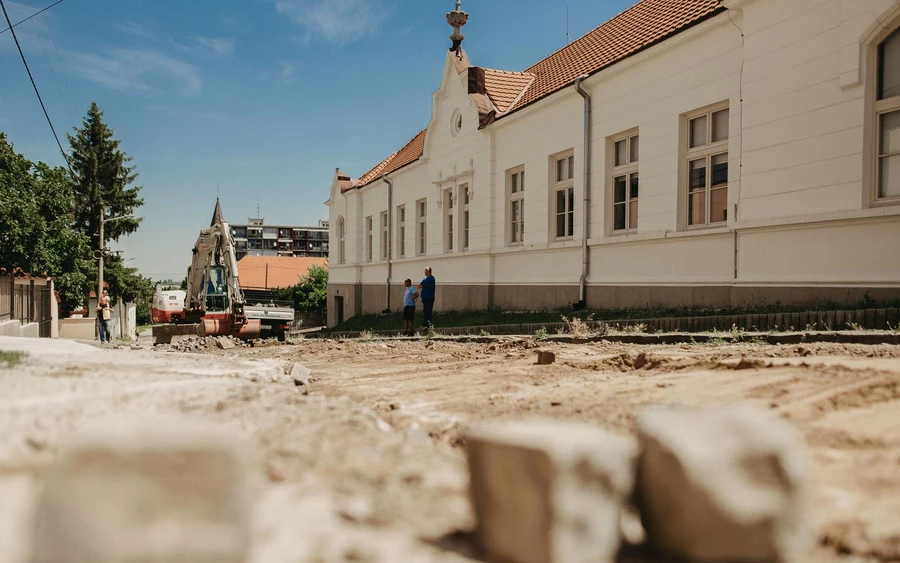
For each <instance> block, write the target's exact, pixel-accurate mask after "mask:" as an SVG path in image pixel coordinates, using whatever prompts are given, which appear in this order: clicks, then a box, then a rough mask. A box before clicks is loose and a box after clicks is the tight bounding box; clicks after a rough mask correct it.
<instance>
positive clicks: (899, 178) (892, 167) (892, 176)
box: [878, 111, 900, 199]
mask: <svg viewBox="0 0 900 563" xmlns="http://www.w3.org/2000/svg"><path fill="white" fill-rule="evenodd" d="M878 120H879V122H880V123H879V128H878V130H879V133H880V134H879V135H878V136H879V139H878V146H879V150H878V197H879V199H887V198H897V197H900V111H895V112H891V113H883V114H881V115H879V116H878Z"/></svg>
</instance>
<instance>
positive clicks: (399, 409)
mask: <svg viewBox="0 0 900 563" xmlns="http://www.w3.org/2000/svg"><path fill="white" fill-rule="evenodd" d="M538 347H539V348H541V349H547V350H553V351H554V352H556V354H557V361H556V363H555V364H554V365H550V366H538V365H535V349H536V348H538ZM29 348H30V350H27V351H29V356H28V358H27V360H26V362H25V363H24V364H23V365H20V366H18V367H16V368H12V369H2V368H0V429H2V431H0V563H7V562H8V563H20V562H22V563H24V562H25V561H27V549H28V545H29V542H30V536H29V529H30V513H31V508H32V502H33V497H34V494H35V492H36V491H37V490H38V488H39V487H40V475H41V472H42V469H43V468H44V467H46V465H47V464H48V463H50V462H51V461H52V460H53V459H54V456H55V455H56V453H57V452H58V451H59V448H60V447H61V445H63V444H64V443H65V440H66V437H67V436H68V435H70V434H71V433H72V432H74V431H77V430H78V429H79V428H81V427H83V426H85V425H86V424H89V423H90V422H92V421H94V420H96V419H98V418H101V417H105V416H108V415H111V414H112V415H119V416H127V417H141V416H146V415H151V414H152V415H158V414H162V415H165V414H177V415H189V416H196V417H200V418H203V419H207V420H212V421H214V422H216V423H217V424H220V425H223V426H225V427H227V428H230V429H233V431H234V433H235V436H236V437H237V438H239V439H241V440H242V441H243V443H244V444H245V447H246V450H247V452H248V456H249V458H250V460H251V464H252V465H251V467H253V475H254V487H255V491H256V493H257V494H256V495H255V496H256V498H257V499H258V500H257V506H256V513H255V516H256V517H255V522H256V523H255V533H254V548H253V553H252V556H251V558H250V561H251V562H253V563H263V562H265V563H280V562H285V563H287V562H326V561H328V562H331V561H379V562H400V561H404V562H407V561H410V562H412V561H437V562H465V561H478V559H477V557H476V556H475V554H474V552H473V550H472V546H471V542H470V540H469V536H468V532H469V531H470V530H471V528H472V525H473V521H472V515H471V511H470V508H469V503H468V499H467V496H466V490H467V473H466V462H465V456H464V452H463V449H462V448H461V446H460V442H461V439H462V434H463V430H464V428H465V427H466V426H467V425H470V424H473V423H477V422H478V421H483V420H493V419H509V418H519V417H523V416H545V417H552V418H557V419H569V420H578V421H583V422H589V423H595V424H601V425H604V426H606V427H608V428H611V429H614V430H617V431H619V432H623V433H632V432H633V420H634V415H635V413H636V412H638V411H639V410H640V408H641V407H642V406H644V405H648V404H659V403H674V404H685V405H703V404H713V403H728V402H734V401H744V400H747V401H753V402H756V403H758V404H760V405H763V406H764V407H766V408H770V409H772V411H773V412H776V413H778V414H779V415H780V416H783V417H785V418H787V419H789V420H791V421H792V422H793V423H794V424H796V425H797V426H798V427H799V428H800V430H801V431H802V432H803V434H804V435H805V437H806V440H807V443H808V452H807V456H808V458H809V461H810V467H811V474H810V478H811V480H812V482H813V487H812V490H813V493H814V495H813V499H812V501H813V505H812V510H811V516H812V518H813V520H814V523H815V526H816V530H817V548H816V551H815V552H814V553H813V554H812V555H811V557H810V561H816V562H820V561H825V562H828V561H890V560H900V347H897V346H863V345H837V344H812V345H803V346H796V345H795V346H768V345H754V344H736V345H717V346H713V345H680V346H631V345H622V344H612V343H604V342H601V343H595V344H586V345H562V344H546V345H541V344H540V343H535V342H533V341H531V340H530V339H506V340H501V341H498V342H496V343H492V344H459V343H449V342H436V341H432V342H422V341H417V342H399V341H383V342H382V341H346V342H334V341H313V340H310V341H302V342H301V343H299V344H296V345H292V346H272V347H267V348H237V349H233V350H218V349H211V350H208V351H207V352H205V353H194V354H184V353H176V352H171V351H150V350H131V349H121V350H108V349H102V350H101V349H98V348H96V347H92V346H88V345H83V344H77V343H72V342H62V341H26V340H18V339H8V338H6V339H3V338H0V350H4V349H5V350H10V349H17V350H26V349H29ZM292 362H301V363H303V364H304V365H306V366H308V367H309V368H310V369H312V372H313V374H312V375H313V380H312V382H311V386H310V391H311V392H310V395H309V396H305V395H303V394H302V393H301V392H300V391H299V389H298V388H296V387H294V386H293V385H286V384H283V383H276V382H273V381H272V380H273V377H272V376H273V375H277V374H279V373H283V369H284V366H285V365H290V364H291V363H292Z"/></svg>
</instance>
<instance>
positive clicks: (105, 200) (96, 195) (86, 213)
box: [68, 102, 144, 248]
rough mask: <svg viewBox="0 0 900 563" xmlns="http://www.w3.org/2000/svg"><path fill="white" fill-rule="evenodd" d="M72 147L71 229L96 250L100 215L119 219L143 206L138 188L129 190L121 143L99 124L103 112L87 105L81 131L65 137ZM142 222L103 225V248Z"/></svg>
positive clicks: (130, 173)
mask: <svg viewBox="0 0 900 563" xmlns="http://www.w3.org/2000/svg"><path fill="white" fill-rule="evenodd" d="M68 138H69V144H70V145H71V147H72V155H71V157H70V159H69V160H70V161H71V164H72V181H73V184H74V190H75V209H74V211H75V229H76V230H77V231H78V232H81V233H84V234H86V235H87V236H89V237H90V239H91V247H92V248H99V247H100V241H99V240H98V239H99V238H100V213H101V210H104V211H105V213H106V215H108V216H112V217H121V216H126V215H132V214H133V213H134V212H135V210H136V209H137V208H139V207H141V206H142V205H143V204H144V200H143V199H142V198H141V197H140V192H141V187H140V186H132V184H133V182H134V181H135V180H136V179H137V173H136V172H135V167H134V166H129V165H128V163H129V162H131V158H130V157H129V156H127V155H126V154H125V153H124V152H122V150H121V149H120V148H119V144H120V142H121V141H119V140H117V139H114V138H113V131H112V129H110V128H109V126H107V125H106V123H104V122H103V112H102V111H101V110H100V107H99V106H97V103H96V102H91V106H90V108H88V111H87V115H86V116H85V118H84V119H83V120H82V126H81V128H80V129H79V128H76V129H75V135H74V136H73V135H68ZM141 221H142V218H140V217H135V218H130V219H121V220H118V221H115V222H111V223H107V224H105V225H104V236H103V239H104V240H103V248H106V243H107V242H108V241H110V240H119V238H120V237H122V236H125V235H129V234H131V233H133V232H135V231H136V230H137V228H138V227H139V226H140V224H141Z"/></svg>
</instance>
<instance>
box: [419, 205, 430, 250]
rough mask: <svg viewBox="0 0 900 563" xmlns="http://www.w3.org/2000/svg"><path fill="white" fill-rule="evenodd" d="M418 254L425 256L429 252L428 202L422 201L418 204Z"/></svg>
mask: <svg viewBox="0 0 900 563" xmlns="http://www.w3.org/2000/svg"><path fill="white" fill-rule="evenodd" d="M416 218H417V223H416V254H417V255H418V256H425V253H426V252H427V251H428V228H427V223H426V221H427V220H428V202H427V200H424V199H420V200H419V201H417V202H416Z"/></svg>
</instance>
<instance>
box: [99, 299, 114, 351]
mask: <svg viewBox="0 0 900 563" xmlns="http://www.w3.org/2000/svg"><path fill="white" fill-rule="evenodd" d="M112 312H113V309H112V307H111V306H110V304H109V292H108V291H107V290H105V289H104V290H103V295H101V296H100V299H98V300H97V332H99V333H100V342H110V341H111V340H112V339H111V338H110V335H109V320H110V319H111V318H112Z"/></svg>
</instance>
